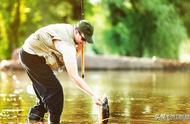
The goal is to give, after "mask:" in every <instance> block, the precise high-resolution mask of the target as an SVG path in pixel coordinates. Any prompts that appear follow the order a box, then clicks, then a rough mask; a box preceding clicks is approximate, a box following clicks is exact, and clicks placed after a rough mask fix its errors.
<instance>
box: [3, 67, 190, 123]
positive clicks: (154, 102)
mask: <svg viewBox="0 0 190 124" xmlns="http://www.w3.org/2000/svg"><path fill="white" fill-rule="evenodd" d="M85 76H86V77H85V80H86V82H87V83H88V84H89V86H90V87H91V88H92V89H93V90H94V91H95V92H97V93H98V94H100V95H102V96H107V97H108V99H109V106H110V118H109V122H108V124H190V72H188V71H184V72H180V71H179V72H178V71H175V72H174V71H87V72H86V74H85ZM57 77H58V78H59V80H60V82H61V84H62V86H63V89H64V97H65V101H64V111H63V113H62V116H61V121H62V123H63V124H67V123H71V124H73V123H74V124H83V123H84V124H98V123H99V120H100V118H99V116H100V112H99V108H98V107H97V106H96V105H95V104H94V103H93V101H92V99H91V98H90V97H89V96H88V95H86V94H85V93H83V92H82V91H80V90H79V89H78V88H77V87H75V85H74V84H73V83H72V82H71V81H70V79H69V78H68V75H67V74H66V73H65V72H63V73H58V74H57ZM35 102H36V96H35V95H34V92H33V90H32V86H31V82H30V80H29V78H28V77H27V75H26V73H25V72H24V71H16V72H6V73H4V72H0V124H25V123H27V122H28V121H27V114H28V111H29V109H30V107H32V106H33V105H35ZM47 117H48V115H45V118H46V119H47Z"/></svg>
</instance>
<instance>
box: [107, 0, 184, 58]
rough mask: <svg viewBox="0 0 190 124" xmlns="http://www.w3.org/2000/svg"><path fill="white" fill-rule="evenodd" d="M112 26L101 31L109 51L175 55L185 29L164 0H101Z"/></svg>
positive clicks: (173, 10) (130, 53)
mask: <svg viewBox="0 0 190 124" xmlns="http://www.w3.org/2000/svg"><path fill="white" fill-rule="evenodd" d="M104 4H105V5H106V6H107V8H108V10H109V12H110V14H109V17H108V20H110V21H111V25H112V28H109V29H108V30H107V31H106V32H105V34H106V35H105V37H104V38H105V41H106V42H105V45H106V44H112V45H109V48H108V49H107V50H109V51H110V53H115V54H119V55H130V56H140V57H141V56H150V57H151V56H154V55H155V56H159V57H165V58H177V57H178V50H179V45H180V43H181V42H183V41H184V40H185V39H186V38H187V32H186V29H185V26H184V24H183V23H182V20H181V18H180V17H179V15H178V13H177V11H176V8H175V6H174V5H173V4H172V3H171V2H170V1H168V0H153V1H150V0H131V1H126V0H118V1H113V0H104Z"/></svg>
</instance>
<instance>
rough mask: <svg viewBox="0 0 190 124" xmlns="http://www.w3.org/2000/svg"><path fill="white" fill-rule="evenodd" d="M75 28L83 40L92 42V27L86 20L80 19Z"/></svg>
mask: <svg viewBox="0 0 190 124" xmlns="http://www.w3.org/2000/svg"><path fill="white" fill-rule="evenodd" d="M76 29H77V30H78V33H79V35H80V36H81V38H82V40H83V41H86V42H88V43H93V42H94V41H93V39H92V35H93V32H94V27H93V26H92V25H91V24H90V23H89V22H88V21H86V20H81V21H79V22H78V23H77V25H76Z"/></svg>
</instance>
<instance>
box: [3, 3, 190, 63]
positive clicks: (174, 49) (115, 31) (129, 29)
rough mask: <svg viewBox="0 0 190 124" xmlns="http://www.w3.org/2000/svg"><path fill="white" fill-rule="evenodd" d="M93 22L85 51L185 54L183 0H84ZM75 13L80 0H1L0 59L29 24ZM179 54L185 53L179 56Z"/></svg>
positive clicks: (72, 19)
mask: <svg viewBox="0 0 190 124" xmlns="http://www.w3.org/2000/svg"><path fill="white" fill-rule="evenodd" d="M83 2H84V3H83V6H84V14H85V15H84V18H85V19H87V20H89V21H90V22H92V24H93V25H94V27H95V34H94V39H95V41H96V42H95V44H94V45H90V46H88V48H87V50H88V51H89V52H87V53H90V54H106V55H110V54H114V55H118V56H120V55H122V56H136V57H152V56H157V57H160V58H172V59H185V58H186V59H188V58H187V56H188V54H189V53H190V41H189V36H190V21H189V20H190V6H189V5H190V1H189V0H154V1H150V0H117V1H115V0H84V1H83ZM80 19H81V0H53V1H52V0H40V1H38V0H9V1H7V0H1V4H0V59H9V58H10V57H11V53H12V52H13V50H14V49H15V48H17V47H20V46H21V45H22V44H23V42H24V40H25V39H26V38H27V37H28V36H29V35H30V34H31V33H33V32H34V31H35V30H37V29H38V28H40V27H42V26H46V25H48V24H52V23H71V24H74V23H76V22H77V21H79V20H80ZM184 57H185V58H184Z"/></svg>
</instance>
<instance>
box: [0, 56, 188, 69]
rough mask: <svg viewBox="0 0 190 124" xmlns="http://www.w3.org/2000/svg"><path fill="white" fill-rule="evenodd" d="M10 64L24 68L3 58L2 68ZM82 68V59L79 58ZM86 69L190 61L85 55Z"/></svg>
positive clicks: (156, 66)
mask: <svg viewBox="0 0 190 124" xmlns="http://www.w3.org/2000/svg"><path fill="white" fill-rule="evenodd" d="M4 65H8V66H6V67H5V69H22V67H21V65H20V63H19V62H18V61H15V62H14V61H13V60H3V61H1V63H0V68H3V66H4ZM78 65H79V68H80V65H81V61H80V57H79V59H78ZM85 69H86V70H127V69H131V70H190V62H180V61H177V60H170V59H161V58H156V57H153V58H138V57H125V56H122V57H120V56H100V55H99V56H97V55H96V56H89V55H86V56H85Z"/></svg>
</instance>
